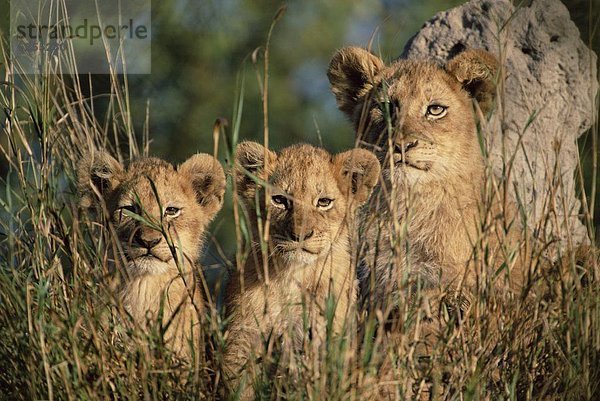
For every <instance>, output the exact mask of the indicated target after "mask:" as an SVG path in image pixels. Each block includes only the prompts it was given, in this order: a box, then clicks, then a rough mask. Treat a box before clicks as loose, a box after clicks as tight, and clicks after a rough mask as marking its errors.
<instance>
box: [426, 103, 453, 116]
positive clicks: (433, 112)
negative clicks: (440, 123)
mask: <svg viewBox="0 0 600 401" xmlns="http://www.w3.org/2000/svg"><path fill="white" fill-rule="evenodd" d="M447 111H448V107H446V106H440V105H439V104H430V105H429V106H428V107H427V113H426V116H427V117H431V118H442V117H444V116H445V115H446V112H447Z"/></svg>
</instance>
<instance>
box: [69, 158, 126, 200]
mask: <svg viewBox="0 0 600 401" xmlns="http://www.w3.org/2000/svg"><path fill="white" fill-rule="evenodd" d="M122 175H123V166H121V164H120V163H119V162H118V161H117V160H116V159H115V158H113V157H112V156H111V155H110V154H108V152H106V151H99V152H92V153H89V154H87V155H84V156H83V157H82V159H81V160H80V161H79V164H78V168H77V189H78V191H79V196H80V204H81V206H83V207H92V206H94V205H97V202H98V200H99V199H98V195H100V196H101V197H102V198H104V199H106V198H108V197H110V195H111V194H112V192H113V191H114V190H115V188H116V187H117V186H118V185H119V183H120V181H121V179H122Z"/></svg>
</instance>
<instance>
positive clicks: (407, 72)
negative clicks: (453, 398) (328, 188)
mask: <svg viewBox="0 0 600 401" xmlns="http://www.w3.org/2000/svg"><path fill="white" fill-rule="evenodd" d="M498 69H499V65H498V62H497V60H496V58H495V57H494V56H493V55H491V54H490V53H488V52H485V51H482V50H467V51H464V52H463V53H460V54H458V55H457V56H456V57H454V58H453V59H452V60H450V61H449V62H448V63H447V64H446V65H442V66H440V65H437V64H434V63H432V62H428V61H414V60H398V61H396V62H394V63H392V64H390V65H385V64H384V62H383V61H382V60H381V59H380V58H379V57H377V56H375V55H373V54H371V53H370V52H368V51H367V50H364V49H361V48H356V47H348V48H344V49H341V50H340V51H338V52H337V53H336V54H335V55H334V57H333V59H332V60H331V63H330V67H329V71H328V77H329V80H330V83H331V87H332V91H333V93H334V94H335V97H336V99H337V103H338V106H339V108H340V109H341V110H342V111H343V112H344V113H345V114H346V115H347V116H348V117H349V118H350V119H351V121H352V122H353V123H354V126H355V129H356V132H357V137H358V138H359V139H360V140H364V141H365V142H367V143H368V144H370V146H374V147H375V149H377V150H378V152H379V155H380V158H381V161H382V165H383V176H384V181H385V183H384V185H383V187H382V188H381V190H380V191H379V192H380V195H381V196H379V203H378V204H377V208H376V209H374V210H376V213H371V215H376V218H375V220H374V221H365V226H366V230H367V231H368V233H367V238H368V242H369V245H370V246H371V249H370V250H369V251H368V254H367V257H366V258H365V260H366V261H367V264H368V265H369V271H368V272H367V275H366V276H369V275H370V280H369V281H370V283H369V281H366V283H365V284H366V285H367V286H369V287H371V288H372V289H373V293H372V294H371V295H372V296H374V298H375V301H376V303H377V304H379V306H381V304H383V305H384V306H385V304H386V302H387V301H388V300H389V299H398V298H401V297H402V295H401V294H400V292H399V287H400V284H401V283H403V280H405V279H404V277H407V276H408V277H409V278H410V277H412V278H413V279H417V280H412V281H409V284H410V283H412V285H409V286H408V287H407V288H414V287H415V285H416V283H418V285H419V287H420V288H424V289H427V288H444V289H447V288H454V289H456V288H459V287H462V286H463V285H464V284H466V285H467V287H470V286H472V285H473V283H474V282H475V280H477V279H478V278H481V277H483V276H485V274H488V275H489V276H490V277H491V275H492V274H493V272H495V270H496V269H497V268H498V267H499V266H500V265H503V268H502V269H501V274H500V277H499V278H497V279H496V282H497V283H498V284H497V285H500V284H502V285H504V283H507V285H508V288H511V289H518V288H519V287H520V285H521V284H522V283H523V281H524V279H525V277H524V272H523V271H522V270H521V265H522V263H520V262H521V259H522V258H523V257H525V255H526V254H527V252H526V251H525V249H524V244H521V243H519V242H520V238H521V237H520V235H521V232H522V230H521V228H520V227H519V223H518V222H517V221H516V219H515V215H514V212H513V211H512V210H511V207H510V205H509V204H508V203H504V204H502V203H503V196H501V195H500V196H496V199H495V200H493V201H491V202H489V199H485V196H486V195H485V190H484V189H485V165H484V158H483V155H482V150H481V144H480V141H479V138H478V135H477V126H476V123H477V119H476V115H477V114H476V112H475V111H474V108H473V100H474V99H475V100H477V103H478V105H479V107H480V109H481V111H482V112H483V114H487V113H488V112H489V111H490V109H491V107H492V105H493V101H494V95H495V88H496V85H495V79H496V75H497V72H498ZM383 195H385V196H383ZM504 201H505V200H504ZM490 203H491V207H490V209H491V210H493V211H492V212H491V213H487V212H486V205H490ZM487 207H489V206H487ZM484 216H488V217H486V218H489V217H490V216H491V219H490V220H488V221H484V220H485V219H484ZM494 219H495V220H494ZM483 234H485V235H483ZM488 240H489V243H487V242H486V243H485V244H484V243H480V241H488ZM376 242H377V244H378V246H377V249H374V248H376V247H375V245H374V244H375V243H376ZM524 242H525V241H523V243H524ZM478 243H479V244H480V247H479V248H478V249H482V248H485V249H488V250H490V253H489V257H488V259H487V261H486V263H485V265H484V266H488V267H485V268H484V271H483V272H482V270H481V266H482V265H481V260H482V258H481V255H480V257H479V261H480V262H479V263H480V264H479V265H478V266H476V263H477V262H476V260H477V258H476V257H474V249H476V245H477V244H478ZM501 247H503V248H502V249H501ZM504 262H506V264H504ZM478 269H479V270H478ZM485 269H489V270H487V273H485ZM482 275H483V276H482ZM404 282H405V283H406V281H404ZM403 285H404V284H403ZM465 301H468V300H465V298H462V300H461V302H465ZM388 303H389V302H388ZM384 309H385V308H384Z"/></svg>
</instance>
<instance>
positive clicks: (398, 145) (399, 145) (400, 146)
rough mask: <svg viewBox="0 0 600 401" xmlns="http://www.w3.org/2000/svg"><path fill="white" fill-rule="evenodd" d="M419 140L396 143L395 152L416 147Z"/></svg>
mask: <svg viewBox="0 0 600 401" xmlns="http://www.w3.org/2000/svg"><path fill="white" fill-rule="evenodd" d="M418 144H419V141H400V142H396V143H395V144H394V153H406V152H408V150H409V149H410V148H414V147H415V146H417V145H418Z"/></svg>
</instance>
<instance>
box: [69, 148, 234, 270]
mask: <svg viewBox="0 0 600 401" xmlns="http://www.w3.org/2000/svg"><path fill="white" fill-rule="evenodd" d="M78 178H79V189H80V193H81V195H82V205H84V206H95V207H102V202H103V203H104V205H106V209H107V211H108V213H109V215H110V220H111V223H112V224H113V225H114V227H115V229H116V232H117V235H118V239H119V241H120V242H121V245H122V249H123V250H124V253H125V255H124V256H125V258H126V260H127V262H128V268H129V270H130V273H133V274H134V275H139V274H162V273H166V272H169V271H173V272H177V271H178V265H179V268H184V269H186V270H189V268H190V267H191V266H193V264H194V263H195V262H196V260H197V259H198V257H199V256H200V246H201V242H202V236H203V233H204V231H205V228H206V225H207V224H208V223H209V222H210V221H211V220H212V218H213V217H214V215H215V214H216V213H217V211H218V210H219V209H220V208H221V205H222V201H223V193H224V191H225V175H224V173H223V169H222V167H221V165H220V164H219V162H218V161H217V160H216V159H215V158H213V157H212V156H209V155H206V154H197V155H194V156H192V157H191V158H190V159H188V160H187V161H186V162H185V163H183V164H182V165H180V166H178V167H177V168H175V167H173V166H172V165H171V164H169V163H167V162H165V161H163V160H160V159H156V158H143V159H140V160H136V161H133V162H132V163H130V164H129V166H127V167H126V168H125V167H123V166H122V165H121V164H120V163H119V162H118V161H117V160H115V159H114V158H112V157H111V156H110V155H108V153H106V152H100V153H96V154H94V155H93V157H91V158H89V159H85V160H83V161H82V163H81V166H80V169H79V177H78ZM98 195H100V196H101V198H102V199H99V198H98Z"/></svg>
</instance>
